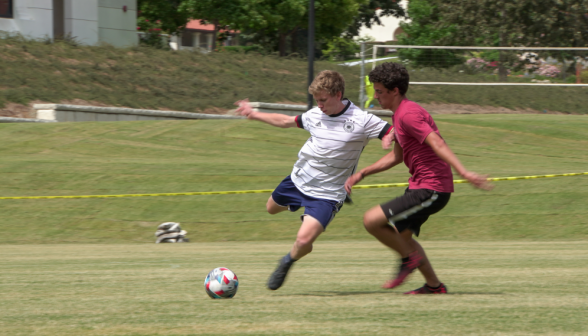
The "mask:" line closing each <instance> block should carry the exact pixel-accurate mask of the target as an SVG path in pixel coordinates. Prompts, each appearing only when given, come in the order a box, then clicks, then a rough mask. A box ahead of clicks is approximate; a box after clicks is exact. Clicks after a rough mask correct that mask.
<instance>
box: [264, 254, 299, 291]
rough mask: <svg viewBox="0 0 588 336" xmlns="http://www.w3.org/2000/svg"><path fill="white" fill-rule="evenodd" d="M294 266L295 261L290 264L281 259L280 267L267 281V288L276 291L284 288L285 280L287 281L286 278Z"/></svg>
mask: <svg viewBox="0 0 588 336" xmlns="http://www.w3.org/2000/svg"><path fill="white" fill-rule="evenodd" d="M293 264H294V262H293V261H292V262H289V263H288V262H285V261H284V259H280V262H279V264H278V267H277V268H276V270H275V271H274V273H272V275H271V276H270V277H269V279H268V280H267V288H268V289H271V290H276V289H278V288H280V287H282V284H284V280H286V276H287V275H288V271H289V270H290V267H292V265H293Z"/></svg>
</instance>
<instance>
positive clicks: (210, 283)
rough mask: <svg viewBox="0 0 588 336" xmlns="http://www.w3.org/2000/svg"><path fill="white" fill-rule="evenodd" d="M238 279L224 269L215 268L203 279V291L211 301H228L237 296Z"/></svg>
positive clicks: (228, 270) (231, 272)
mask: <svg viewBox="0 0 588 336" xmlns="http://www.w3.org/2000/svg"><path fill="white" fill-rule="evenodd" d="M238 288H239V279H237V275H236V274H235V273H233V271H231V270H230V269H228V268H226V267H217V268H215V269H213V270H212V271H210V273H208V275H207V276H206V279H204V289H205V290H206V294H208V296H210V298H211V299H230V298H232V297H233V296H235V294H237V289H238Z"/></svg>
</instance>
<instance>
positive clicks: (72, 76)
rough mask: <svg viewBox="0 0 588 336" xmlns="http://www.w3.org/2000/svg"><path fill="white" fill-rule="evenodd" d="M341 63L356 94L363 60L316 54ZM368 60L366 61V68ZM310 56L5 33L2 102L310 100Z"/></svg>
mask: <svg viewBox="0 0 588 336" xmlns="http://www.w3.org/2000/svg"><path fill="white" fill-rule="evenodd" d="M326 69H329V70H337V71H339V72H341V73H342V74H343V75H344V76H345V78H346V81H347V85H346V94H345V95H346V96H347V97H349V98H351V99H353V100H357V99H358V95H359V94H358V93H359V74H360V69H359V66H355V67H344V66H338V65H336V64H333V63H331V62H326V61H319V62H316V64H315V70H316V71H317V72H318V71H321V70H326ZM369 69H370V66H369V65H368V66H367V69H366V70H368V71H369ZM410 75H411V80H412V81H465V82H469V81H477V80H482V81H487V79H486V78H478V77H473V78H472V77H471V76H468V75H465V74H453V73H449V72H447V71H443V70H431V69H414V70H413V69H411V72H410ZM306 86H307V63H306V60H303V59H298V58H293V59H289V58H278V57H275V56H261V55H254V54H250V55H245V54H232V53H211V54H207V55H203V54H200V53H192V52H174V51H163V50H155V49H150V48H142V47H137V48H132V49H117V48H113V47H107V46H104V47H89V46H85V47H84V46H71V45H68V44H65V43H57V44H45V43H41V42H35V41H23V40H21V39H18V38H11V39H0V108H2V107H3V106H5V105H6V104H7V103H18V104H24V105H27V104H29V103H31V102H32V101H43V102H52V103H59V102H64V101H72V100H74V99H82V100H86V101H93V102H98V103H102V104H106V105H114V106H125V107H133V108H150V109H160V108H162V109H172V110H179V111H193V112H197V111H211V110H212V109H214V108H221V109H230V108H232V107H233V102H235V101H236V100H238V99H242V98H246V97H248V98H250V99H251V100H252V101H264V102H297V103H306V94H307V93H306V92H307V90H306ZM587 92H588V89H586V88H554V87H551V88H538V87H476V86H473V87H467V86H430V85H425V86H416V85H414V86H412V87H411V88H410V94H411V97H412V98H413V99H415V100H416V101H419V102H423V103H429V102H438V103H454V104H473V105H482V106H485V105H490V106H503V107H507V108H522V109H526V108H530V109H534V110H537V111H544V110H548V111H560V112H565V113H580V114H583V113H586V112H587V110H586V106H588V94H587Z"/></svg>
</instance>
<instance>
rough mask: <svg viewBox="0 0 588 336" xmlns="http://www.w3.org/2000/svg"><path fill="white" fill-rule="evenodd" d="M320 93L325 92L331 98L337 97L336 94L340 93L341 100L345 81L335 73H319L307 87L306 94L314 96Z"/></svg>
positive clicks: (325, 71) (328, 71)
mask: <svg viewBox="0 0 588 336" xmlns="http://www.w3.org/2000/svg"><path fill="white" fill-rule="evenodd" d="M321 91H325V92H326V93H328V94H329V95H331V96H332V97H333V96H335V95H337V92H341V98H343V95H344V94H345V79H343V76H341V74H340V73H338V72H337V71H332V70H324V71H321V72H320V73H319V74H318V75H317V76H316V77H315V79H314V80H313V81H312V83H311V84H310V86H309V87H308V93H310V94H311V95H313V96H314V95H315V94H317V93H319V92H321Z"/></svg>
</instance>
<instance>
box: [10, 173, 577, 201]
mask: <svg viewBox="0 0 588 336" xmlns="http://www.w3.org/2000/svg"><path fill="white" fill-rule="evenodd" d="M579 175H588V172H584V173H567V174H549V175H531V176H510V177H491V178H488V179H486V180H487V181H490V182H495V181H513V180H530V179H537V178H551V177H563V176H579ZM453 183H456V184H457V183H468V181H467V180H453ZM407 186H408V183H387V184H364V185H356V186H354V187H353V189H371V188H395V187H407ZM272 191H273V189H261V190H236V191H196V192H184V193H161V194H121V195H76V196H12V197H0V200H10V199H13V200H14V199H57V198H111V197H157V196H197V195H234V194H262V193H270V192H272Z"/></svg>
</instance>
